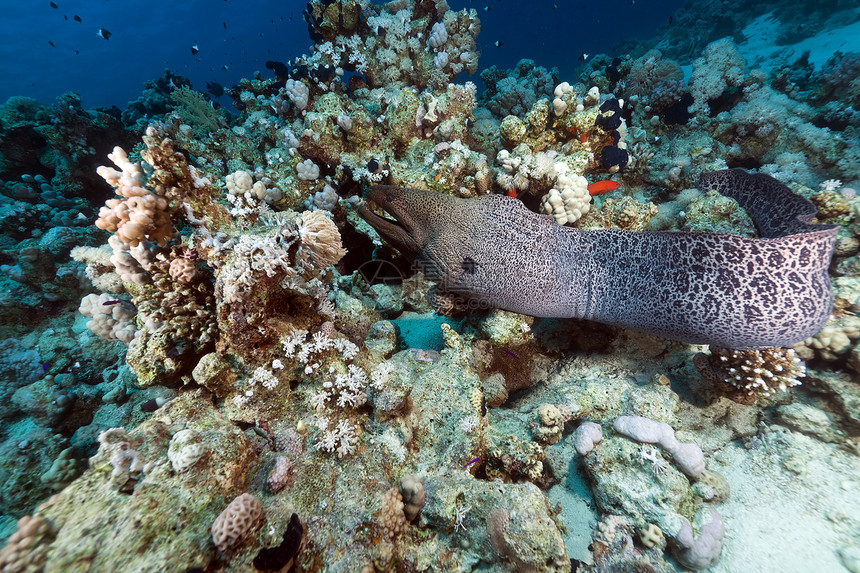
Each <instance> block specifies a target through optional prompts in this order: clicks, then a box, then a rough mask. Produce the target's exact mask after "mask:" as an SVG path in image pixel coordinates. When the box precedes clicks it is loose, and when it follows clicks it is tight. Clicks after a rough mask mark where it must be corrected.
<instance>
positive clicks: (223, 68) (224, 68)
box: [221, 64, 230, 72]
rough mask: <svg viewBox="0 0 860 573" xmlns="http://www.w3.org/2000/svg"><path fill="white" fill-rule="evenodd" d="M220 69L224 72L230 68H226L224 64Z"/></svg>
mask: <svg viewBox="0 0 860 573" xmlns="http://www.w3.org/2000/svg"><path fill="white" fill-rule="evenodd" d="M221 69H222V70H224V71H225V72H226V71H227V70H229V69H230V66H228V65H227V64H224V65H223V66H221Z"/></svg>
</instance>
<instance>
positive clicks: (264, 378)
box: [248, 367, 278, 390]
mask: <svg viewBox="0 0 860 573" xmlns="http://www.w3.org/2000/svg"><path fill="white" fill-rule="evenodd" d="M258 383H259V384H261V385H262V386H263V387H264V388H266V389H267V390H274V389H275V388H277V386H278V379H277V378H275V375H274V374H272V372H271V371H269V370H266V369H265V368H262V367H260V368H257V369H256V370H254V374H253V375H251V377H250V378H249V379H248V384H249V385H250V386H256V385H257V384H258Z"/></svg>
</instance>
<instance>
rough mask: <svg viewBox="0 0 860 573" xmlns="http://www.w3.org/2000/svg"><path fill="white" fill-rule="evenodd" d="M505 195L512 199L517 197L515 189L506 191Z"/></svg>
mask: <svg viewBox="0 0 860 573" xmlns="http://www.w3.org/2000/svg"><path fill="white" fill-rule="evenodd" d="M505 195H507V196H508V197H513V198H514V199H516V198H517V197H518V196H519V193H517V190H516V189H508V190H507V191H506V192H505Z"/></svg>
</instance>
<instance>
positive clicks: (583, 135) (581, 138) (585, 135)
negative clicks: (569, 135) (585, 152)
mask: <svg viewBox="0 0 860 573" xmlns="http://www.w3.org/2000/svg"><path fill="white" fill-rule="evenodd" d="M579 141H580V143H585V142H586V141H588V132H587V131H583V132H582V133H581V134H580V135H579Z"/></svg>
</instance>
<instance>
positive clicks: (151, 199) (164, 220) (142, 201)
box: [96, 147, 174, 247]
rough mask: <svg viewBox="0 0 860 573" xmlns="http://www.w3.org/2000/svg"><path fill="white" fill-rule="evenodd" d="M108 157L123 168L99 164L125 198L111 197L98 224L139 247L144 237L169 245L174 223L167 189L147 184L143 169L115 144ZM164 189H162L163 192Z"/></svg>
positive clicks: (111, 183) (101, 170) (106, 178)
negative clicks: (151, 187)
mask: <svg viewBox="0 0 860 573" xmlns="http://www.w3.org/2000/svg"><path fill="white" fill-rule="evenodd" d="M108 158H109V159H110V160H111V161H113V162H114V165H116V166H117V167H119V168H120V169H121V171H117V170H116V169H113V168H111V167H104V166H102V167H99V168H98V173H99V175H101V176H102V177H103V178H104V180H105V181H107V182H108V183H109V184H110V185H111V186H113V187H114V188H115V189H116V192H117V194H118V195H120V196H122V197H123V199H109V200H108V201H106V202H105V205H106V206H105V207H102V208H101V211H100V212H99V218H98V220H96V227H98V228H99V229H104V230H105V231H111V232H113V233H116V235H117V237H119V238H120V239H121V240H122V241H123V242H124V243H128V244H129V245H131V246H133V247H134V246H137V245H138V244H139V243H140V242H141V241H143V240H149V241H153V242H155V243H157V244H159V245H165V244H166V243H167V241H168V239H170V237H172V236H173V233H174V230H173V223H172V221H171V220H170V213H169V211H168V208H167V200H166V199H165V198H164V193H163V190H158V189H156V190H152V189H149V188H147V187H145V185H146V182H145V178H144V175H143V170H142V169H141V167H140V164H138V163H132V162H131V161H129V159H128V155H127V154H126V152H125V151H124V150H123V149H122V148H121V147H114V150H113V153H111V154H109V155H108ZM159 191H161V192H159Z"/></svg>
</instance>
